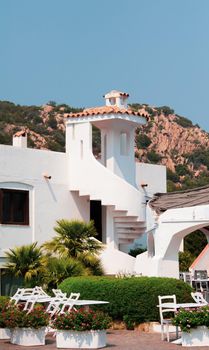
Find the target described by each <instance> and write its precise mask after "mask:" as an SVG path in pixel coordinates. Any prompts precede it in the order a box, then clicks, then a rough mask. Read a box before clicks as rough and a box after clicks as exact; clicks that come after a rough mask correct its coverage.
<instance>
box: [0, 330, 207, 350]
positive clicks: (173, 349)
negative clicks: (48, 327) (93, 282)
mask: <svg viewBox="0 0 209 350" xmlns="http://www.w3.org/2000/svg"><path fill="white" fill-rule="evenodd" d="M23 349H24V350H26V349H29V350H39V349H42V350H57V348H56V340H55V338H54V337H52V336H50V335H49V336H47V338H46V345H45V346H43V345H42V346H27V347H25V346H18V345H13V344H10V343H9V341H8V340H0V350H23ZM104 349H111V350H122V349H127V350H181V349H187V350H206V349H207V350H208V346H206V347H205V346H203V347H200V346H198V347H186V348H185V347H184V348H182V347H181V345H175V344H172V343H168V342H167V341H162V340H161V336H160V334H159V333H145V332H141V331H127V330H114V331H112V330H111V331H108V334H107V347H106V348H104Z"/></svg>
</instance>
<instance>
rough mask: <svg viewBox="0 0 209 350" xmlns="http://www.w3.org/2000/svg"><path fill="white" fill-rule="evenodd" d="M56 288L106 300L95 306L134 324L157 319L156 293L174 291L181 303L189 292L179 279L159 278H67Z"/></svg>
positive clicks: (94, 298) (83, 297) (188, 296)
mask: <svg viewBox="0 0 209 350" xmlns="http://www.w3.org/2000/svg"><path fill="white" fill-rule="evenodd" d="M59 288H60V289H61V290H62V291H63V292H67V294H68V295H69V294H70V293H71V292H74V293H78V292H79V293H81V296H80V298H81V299H92V300H105V301H109V304H107V305H100V306H97V307H96V306H95V307H94V308H100V309H101V308H102V310H104V311H106V312H108V314H109V315H110V316H111V317H112V318H113V320H115V321H116V320H118V321H123V320H126V323H127V321H131V322H134V323H136V324H139V323H142V322H148V321H159V310H158V308H157V305H158V295H170V294H176V297H177V302H179V303H180V302H181V303H184V302H189V301H191V295H190V293H191V291H192V288H191V287H190V286H189V285H188V284H186V283H184V282H182V281H180V280H176V279H174V278H161V277H131V278H115V277H107V276H102V277H97V276H89V277H70V278H67V279H66V280H64V281H63V282H62V283H61V284H60V285H59Z"/></svg>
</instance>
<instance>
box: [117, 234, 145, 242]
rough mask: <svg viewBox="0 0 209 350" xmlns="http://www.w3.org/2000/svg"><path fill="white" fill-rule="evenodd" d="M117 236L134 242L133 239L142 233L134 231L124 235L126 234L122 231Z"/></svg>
mask: <svg viewBox="0 0 209 350" xmlns="http://www.w3.org/2000/svg"><path fill="white" fill-rule="evenodd" d="M117 237H118V239H119V240H120V239H129V240H130V239H131V240H132V242H133V240H135V239H137V238H139V237H140V235H135V234H133V233H129V234H126V235H124V234H122V233H118V235H117Z"/></svg>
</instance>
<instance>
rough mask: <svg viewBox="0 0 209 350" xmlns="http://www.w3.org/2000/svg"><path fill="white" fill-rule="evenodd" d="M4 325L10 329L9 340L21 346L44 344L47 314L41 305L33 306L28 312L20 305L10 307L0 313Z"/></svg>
mask: <svg viewBox="0 0 209 350" xmlns="http://www.w3.org/2000/svg"><path fill="white" fill-rule="evenodd" d="M2 317H3V319H4V323H5V325H6V326H7V327H8V328H10V330H11V338H10V342H11V343H12V344H17V345H23V346H35V345H45V329H46V326H47V325H48V323H49V315H48V314H47V313H46V312H45V309H44V307H43V306H39V305H37V306H35V307H34V309H33V310H32V311H31V312H30V313H28V312H27V311H24V310H23V309H22V307H21V306H19V305H17V306H13V307H10V308H9V309H8V310H7V311H5V312H4V313H3V314H2Z"/></svg>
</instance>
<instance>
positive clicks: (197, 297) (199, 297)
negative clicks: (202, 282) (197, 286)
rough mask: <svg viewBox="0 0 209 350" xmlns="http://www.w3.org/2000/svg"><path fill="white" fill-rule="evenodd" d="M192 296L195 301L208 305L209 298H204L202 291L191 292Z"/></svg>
mask: <svg viewBox="0 0 209 350" xmlns="http://www.w3.org/2000/svg"><path fill="white" fill-rule="evenodd" d="M191 296H192V298H193V299H194V301H195V303H198V304H203V305H208V302H207V300H205V299H204V297H203V295H202V293H201V292H191Z"/></svg>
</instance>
